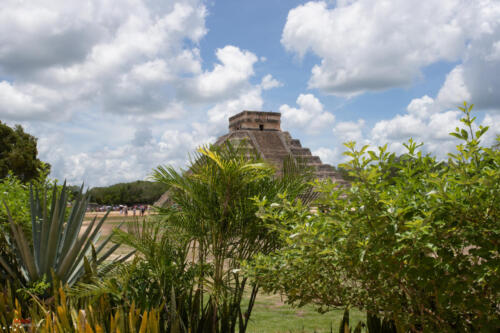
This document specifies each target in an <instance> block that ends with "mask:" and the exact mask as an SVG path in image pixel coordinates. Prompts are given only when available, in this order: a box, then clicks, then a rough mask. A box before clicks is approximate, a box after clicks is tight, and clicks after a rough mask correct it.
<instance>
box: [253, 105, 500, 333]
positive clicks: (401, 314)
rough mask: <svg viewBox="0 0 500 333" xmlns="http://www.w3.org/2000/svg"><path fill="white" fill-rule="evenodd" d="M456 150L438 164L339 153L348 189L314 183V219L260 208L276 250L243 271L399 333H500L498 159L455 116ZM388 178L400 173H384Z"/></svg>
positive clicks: (279, 205) (289, 208) (410, 151)
mask: <svg viewBox="0 0 500 333" xmlns="http://www.w3.org/2000/svg"><path fill="white" fill-rule="evenodd" d="M460 109H461V110H462V111H463V112H464V117H463V118H462V119H461V121H462V123H463V124H464V127H463V128H457V129H456V131H455V132H453V133H450V134H451V135H453V136H454V137H457V138H459V139H460V140H462V141H463V144H460V145H458V146H457V151H456V152H455V153H453V154H449V156H450V158H449V159H448V162H447V163H446V164H444V163H442V162H440V161H438V160H436V159H435V158H434V157H432V156H430V155H424V154H422V153H421V152H420V151H418V148H419V147H420V144H417V143H415V142H414V141H412V140H410V141H409V142H408V143H406V144H405V147H406V148H407V153H406V154H404V155H402V156H401V157H400V158H396V156H395V154H393V153H389V152H387V146H384V147H379V148H378V150H377V151H372V150H369V147H368V146H365V147H362V148H361V149H359V150H358V149H356V147H355V144H354V143H352V142H351V143H348V144H346V145H347V147H348V148H349V150H348V151H347V152H346V154H347V155H348V156H350V157H351V160H350V161H349V162H348V163H346V165H344V167H345V168H346V169H348V170H349V172H350V175H351V176H352V177H353V178H354V180H353V182H352V185H351V187H350V188H341V187H337V186H336V185H335V184H318V185H317V186H318V190H319V191H321V192H322V196H320V199H319V200H318V202H317V204H318V206H320V207H321V208H322V209H321V210H318V211H317V212H311V211H310V210H309V209H308V208H307V207H303V206H301V205H297V204H294V203H292V202H289V201H287V200H281V201H277V202H275V203H274V204H273V205H268V204H267V202H262V203H261V207H262V214H261V217H262V218H263V219H264V220H265V221H268V222H269V223H272V224H273V225H276V226H282V227H280V229H279V230H280V234H281V237H282V239H283V241H284V244H286V246H285V247H283V248H281V249H279V251H276V252H274V253H272V254H271V255H268V256H264V255H261V256H258V257H257V258H256V260H255V262H254V263H253V266H252V267H250V272H251V274H252V275H253V276H254V278H255V279H257V281H259V282H260V283H261V284H262V285H263V286H264V287H265V289H267V290H270V291H271V290H272V291H282V292H285V293H286V295H287V296H288V299H289V301H290V302H293V303H297V304H305V303H315V304H317V305H319V306H321V307H349V306H354V307H357V308H359V309H363V310H366V311H367V312H368V315H369V316H373V315H377V316H379V317H385V318H388V319H389V320H391V321H392V322H393V323H394V324H395V327H396V328H397V331H398V332H408V331H412V332H422V331H423V332H496V330H497V329H498V328H499V327H500V321H499V318H500V274H499V271H498V269H499V267H500V253H499V248H500V247H499V245H500V243H499V239H500V237H499V236H500V151H498V150H495V149H491V148H484V147H481V146H480V138H481V136H482V135H483V134H484V133H485V132H486V131H487V129H488V128H487V127H481V126H479V128H477V127H474V126H473V122H474V118H472V117H471V109H472V106H470V107H469V106H467V105H465V107H463V108H460ZM392 170H398V171H397V172H395V173H394V172H392Z"/></svg>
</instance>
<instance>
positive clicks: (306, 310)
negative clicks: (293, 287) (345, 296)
mask: <svg viewBox="0 0 500 333" xmlns="http://www.w3.org/2000/svg"><path fill="white" fill-rule="evenodd" d="M245 306H246V304H245ZM343 314H344V311H343V310H333V311H330V312H327V313H324V314H321V313H319V312H317V311H316V310H315V308H314V307H313V306H304V307H302V308H294V307H292V306H290V305H287V304H284V303H283V301H282V299H281V297H280V296H279V295H266V294H259V295H258V296H257V300H256V302H255V306H254V309H253V311H252V315H251V317H250V323H249V327H248V330H247V331H248V332H249V333H271V332H272V333H277V332H283V333H285V332H297V333H299V332H307V333H309V332H311V333H312V332H317V333H321V332H331V331H333V332H338V327H339V325H340V321H341V320H342V316H343ZM358 321H365V314H364V313H362V312H360V311H357V310H355V309H352V310H351V311H350V322H351V325H353V324H357V323H358Z"/></svg>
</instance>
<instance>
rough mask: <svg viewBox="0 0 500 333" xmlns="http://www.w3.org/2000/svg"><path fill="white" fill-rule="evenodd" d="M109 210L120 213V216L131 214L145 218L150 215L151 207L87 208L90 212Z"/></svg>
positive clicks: (116, 206) (117, 206) (103, 206)
mask: <svg viewBox="0 0 500 333" xmlns="http://www.w3.org/2000/svg"><path fill="white" fill-rule="evenodd" d="M108 210H111V211H114V212H120V215H124V216H128V215H129V214H131V215H132V216H144V215H149V211H150V206H149V205H133V206H127V205H115V206H106V205H102V206H91V205H89V207H88V208H87V211H89V212H107V211H108Z"/></svg>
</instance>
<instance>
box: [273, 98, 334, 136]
mask: <svg viewBox="0 0 500 333" xmlns="http://www.w3.org/2000/svg"><path fill="white" fill-rule="evenodd" d="M296 103H297V106H298V107H297V108H295V107H292V106H289V105H288V104H283V105H281V106H280V108H279V110H280V112H281V115H282V119H283V122H284V125H285V127H292V128H294V127H295V128H302V129H304V130H305V131H306V132H308V133H311V134H318V133H319V132H320V131H321V130H323V129H325V128H327V127H328V126H331V125H332V124H333V122H334V121H335V116H334V115H333V114H331V113H330V112H328V111H325V110H324V107H323V104H322V103H321V102H320V101H319V99H317V98H316V97H315V96H314V95H313V94H300V95H299V97H297V101H296Z"/></svg>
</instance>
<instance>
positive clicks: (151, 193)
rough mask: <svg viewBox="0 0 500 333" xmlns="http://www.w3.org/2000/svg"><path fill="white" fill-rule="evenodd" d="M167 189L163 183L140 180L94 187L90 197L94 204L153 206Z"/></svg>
mask: <svg viewBox="0 0 500 333" xmlns="http://www.w3.org/2000/svg"><path fill="white" fill-rule="evenodd" d="M166 189H167V187H166V186H165V184H162V183H158V182H148V181H142V180H138V181H135V182H132V183H119V184H114V185H111V186H107V187H94V188H92V189H91V190H90V196H91V198H92V201H93V202H96V203H98V204H100V205H114V204H125V205H133V204H153V203H155V201H156V200H158V199H159V198H160V197H161V195H162V194H163V193H165V191H166Z"/></svg>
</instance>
